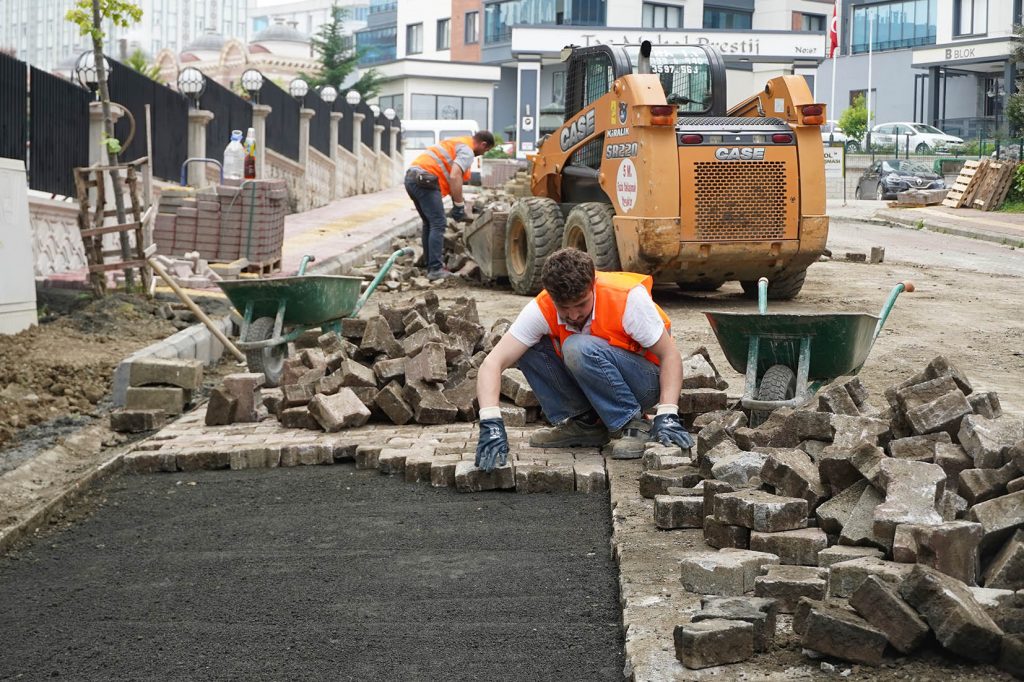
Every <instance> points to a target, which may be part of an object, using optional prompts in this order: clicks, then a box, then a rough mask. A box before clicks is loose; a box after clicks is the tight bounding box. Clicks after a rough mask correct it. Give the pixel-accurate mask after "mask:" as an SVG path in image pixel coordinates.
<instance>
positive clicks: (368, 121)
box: [356, 100, 376, 149]
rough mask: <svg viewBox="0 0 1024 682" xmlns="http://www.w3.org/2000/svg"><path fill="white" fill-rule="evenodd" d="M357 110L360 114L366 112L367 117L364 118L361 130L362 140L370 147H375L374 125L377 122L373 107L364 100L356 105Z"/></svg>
mask: <svg viewBox="0 0 1024 682" xmlns="http://www.w3.org/2000/svg"><path fill="white" fill-rule="evenodd" d="M356 111H357V112H359V113H360V114H365V118H363V125H362V127H361V130H360V133H361V134H362V142H363V144H365V145H366V146H367V147H369V148H370V149H373V126H374V125H375V124H376V120H375V119H374V117H373V109H371V108H370V105H369V104H367V103H366V101H365V100H363V101H361V102H359V104H357V105H356Z"/></svg>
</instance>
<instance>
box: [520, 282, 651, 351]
mask: <svg viewBox="0 0 1024 682" xmlns="http://www.w3.org/2000/svg"><path fill="white" fill-rule="evenodd" d="M593 320H594V315H593V313H591V316H590V318H589V319H588V320H587V322H586V324H584V325H583V328H582V329H576V328H574V327H573V326H572V325H566V329H568V330H569V331H571V332H575V333H577V334H589V333H590V324H591V322H593ZM558 321H559V323H561V324H565V320H563V319H562V316H561V315H559V316H558ZM622 328H623V330H625V332H626V333H627V334H629V335H630V336H631V337H632V338H633V340H634V341H636V342H637V343H638V344H640V346H641V348H650V347H651V346H653V345H654V344H655V343H657V342H658V339H660V338H661V334H662V332H664V331H665V323H664V321H662V319H661V315H659V314H658V308H657V306H655V305H654V301H653V300H651V295H650V294H648V293H647V289H645V288H644V287H643V285H639V284H638V285H637V286H635V287H633V288H632V289H630V291H629V296H627V297H626V309H625V310H624V311H623V313H622ZM508 333H509V334H511V335H512V338H514V339H515V340H516V341H519V342H520V343H522V344H525V345H527V346H533V345H534V344H536V343H537V342H538V341H540V340H541V339H542V338H544V337H545V336H549V335H550V334H551V328H550V327H549V326H548V321H547V320H546V319H544V313H542V312H541V311H540V306H539V305H537V299H534V300H532V301H530V302H529V303H528V304H527V305H526V307H525V308H523V310H522V311H521V312H520V313H519V317H517V318H516V321H515V322H513V323H512V326H511V327H509V330H508Z"/></svg>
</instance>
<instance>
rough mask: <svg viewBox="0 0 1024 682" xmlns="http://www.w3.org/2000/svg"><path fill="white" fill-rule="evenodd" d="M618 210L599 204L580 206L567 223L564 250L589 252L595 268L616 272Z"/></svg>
mask: <svg viewBox="0 0 1024 682" xmlns="http://www.w3.org/2000/svg"><path fill="white" fill-rule="evenodd" d="M613 217H615V207H613V206H612V205H611V204H603V203H600V202H596V201H590V202H587V203H583V204H579V205H578V206H576V207H575V208H573V209H572V210H571V211H569V216H568V217H567V218H566V219H565V232H564V233H563V234H562V248H566V247H570V246H571V247H572V248H574V249H579V250H580V251H586V252H587V253H589V254H590V257H591V258H593V259H594V267H595V268H596V269H598V270H603V271H605V272H617V271H618V270H621V269H622V266H621V265H620V264H619V248H618V246H616V244H615V226H614V225H613V224H612V218H613Z"/></svg>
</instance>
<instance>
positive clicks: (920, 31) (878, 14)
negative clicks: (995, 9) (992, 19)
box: [850, 0, 984, 54]
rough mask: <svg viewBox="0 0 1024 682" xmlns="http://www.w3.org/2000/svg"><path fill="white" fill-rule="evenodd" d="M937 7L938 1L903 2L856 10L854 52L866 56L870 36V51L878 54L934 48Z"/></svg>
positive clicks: (853, 35)
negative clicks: (917, 47) (884, 51)
mask: <svg viewBox="0 0 1024 682" xmlns="http://www.w3.org/2000/svg"><path fill="white" fill-rule="evenodd" d="M965 1H966V2H970V0H965ZM976 1H977V2H983V1H984V0H976ZM935 6H936V0H902V1H900V2H887V3H883V4H880V5H867V6H855V7H854V8H853V21H852V22H851V23H852V31H851V39H850V48H851V52H852V53H853V54H862V53H864V52H867V51H868V37H869V35H870V37H871V49H872V50H873V51H875V52H879V51H882V50H898V49H901V48H906V47H916V46H918V45H934V44H935V18H936V15H937V13H936V7H935Z"/></svg>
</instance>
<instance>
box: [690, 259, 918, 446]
mask: <svg viewBox="0 0 1024 682" xmlns="http://www.w3.org/2000/svg"><path fill="white" fill-rule="evenodd" d="M913 290H914V284H913V282H900V283H899V284H897V285H896V286H895V287H893V289H892V291H890V292H889V297H888V299H886V301H885V305H883V306H882V310H881V312H880V313H879V314H878V315H877V316H876V315H870V314H868V313H810V314H799V313H794V314H780V313H772V314H768V279H767V278H765V277H762V278H761V279H760V280H759V281H758V283H757V294H758V312H757V313H727V312H705V313H704V315H705V316H706V317H707V318H708V322H709V323H710V324H711V329H713V330H714V332H715V336H716V337H717V338H718V344H719V345H720V346H721V347H722V351H723V352H724V353H725V358H726V360H728V362H729V364H730V365H732V368H733V369H735V370H736V371H737V372H739V373H740V374H743V375H745V377H746V380H745V383H744V387H743V398H742V400H741V405H742V406H743V407H744V408H746V409H748V410H750V411H751V425H753V426H756V425H758V424H760V423H761V422H762V421H763V420H764V419H766V418H767V417H768V415H769V414H770V413H771V412H772V411H773V410H777V409H778V408H780V407H796V406H798V405H803V404H804V403H805V402H807V401H808V400H809V399H810V398H811V397H812V396H813V395H814V393H815V392H817V390H818V389H819V388H821V387H822V386H823V385H825V384H827V383H828V382H830V381H832V380H833V379H837V378H839V377H841V376H846V375H849V374H856V373H857V372H859V371H860V369H861V367H863V366H864V362H865V361H866V360H867V358H868V354H869V353H870V352H871V347H872V346H873V345H874V343H875V339H877V338H878V335H879V333H880V332H881V331H882V326H883V325H884V324H885V320H886V318H888V317H889V313H890V312H892V307H893V305H894V304H895V303H896V298H897V297H898V296H899V295H900V294H901V293H902V292H904V291H913Z"/></svg>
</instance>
